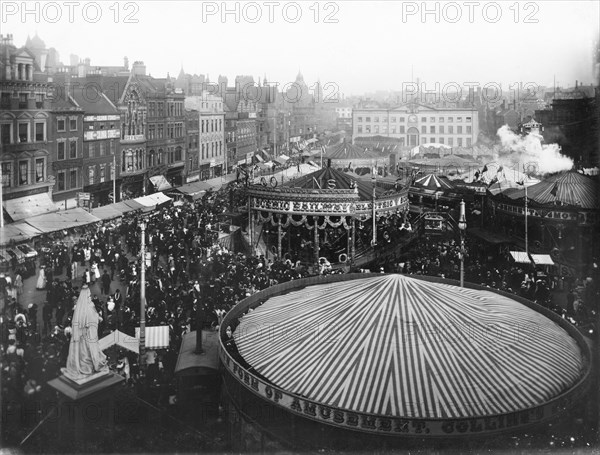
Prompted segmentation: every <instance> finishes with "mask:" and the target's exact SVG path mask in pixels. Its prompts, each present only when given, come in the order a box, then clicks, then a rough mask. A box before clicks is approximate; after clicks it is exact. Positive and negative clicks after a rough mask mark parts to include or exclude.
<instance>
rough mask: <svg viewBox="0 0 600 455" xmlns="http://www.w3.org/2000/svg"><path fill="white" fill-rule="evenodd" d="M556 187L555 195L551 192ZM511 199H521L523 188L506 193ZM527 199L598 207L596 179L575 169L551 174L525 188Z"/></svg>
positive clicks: (544, 202) (547, 202)
mask: <svg viewBox="0 0 600 455" xmlns="http://www.w3.org/2000/svg"><path fill="white" fill-rule="evenodd" d="M554 188H556V196H554V195H553V194H552V193H553V192H554ZM508 197H510V198H511V199H523V198H524V197H525V190H521V191H515V192H513V193H511V194H509V195H508ZM527 199H529V200H533V201H534V202H536V203H538V204H541V205H545V204H554V203H555V202H561V203H562V204H563V205H572V206H579V207H581V208H583V209H597V208H600V204H599V203H598V181H597V180H595V179H594V178H593V177H588V176H587V175H583V174H580V173H578V172H575V171H569V172H562V173H560V174H556V175H553V176H552V177H549V178H547V179H546V180H543V181H541V182H540V183H538V184H536V185H532V186H530V187H529V188H527Z"/></svg>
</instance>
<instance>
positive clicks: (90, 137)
mask: <svg viewBox="0 0 600 455" xmlns="http://www.w3.org/2000/svg"><path fill="white" fill-rule="evenodd" d="M118 138H119V130H99V131H85V132H84V133H83V140H84V141H95V140H98V139H118Z"/></svg>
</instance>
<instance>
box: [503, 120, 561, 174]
mask: <svg viewBox="0 0 600 455" xmlns="http://www.w3.org/2000/svg"><path fill="white" fill-rule="evenodd" d="M496 134H497V135H498V137H499V138H500V141H501V143H502V148H501V150H500V151H499V153H498V156H497V161H498V162H499V163H501V164H503V165H507V166H515V165H517V166H519V167H520V168H521V169H522V168H523V166H526V165H528V164H529V163H535V168H537V173H538V174H549V173H554V172H560V171H568V170H570V169H571V168H572V167H573V160H572V159H571V158H568V157H566V156H564V155H562V154H561V153H560V146H559V145H558V144H542V139H543V138H542V136H540V135H539V134H536V133H529V134H527V135H526V136H524V137H521V136H518V135H516V134H515V133H513V132H512V131H511V130H510V129H509V127H508V125H504V126H503V127H501V128H500V129H499V130H498V132H497V133H496Z"/></svg>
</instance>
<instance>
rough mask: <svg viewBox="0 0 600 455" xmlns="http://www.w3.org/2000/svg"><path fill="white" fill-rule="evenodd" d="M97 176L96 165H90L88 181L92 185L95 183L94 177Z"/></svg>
mask: <svg viewBox="0 0 600 455" xmlns="http://www.w3.org/2000/svg"><path fill="white" fill-rule="evenodd" d="M95 177H96V166H90V167H88V183H89V184H90V185H93V184H94V178H95Z"/></svg>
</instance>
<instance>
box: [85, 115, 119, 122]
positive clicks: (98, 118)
mask: <svg viewBox="0 0 600 455" xmlns="http://www.w3.org/2000/svg"><path fill="white" fill-rule="evenodd" d="M120 118H121V117H120V116H118V115H86V116H85V117H83V121H84V122H109V121H111V120H120Z"/></svg>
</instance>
